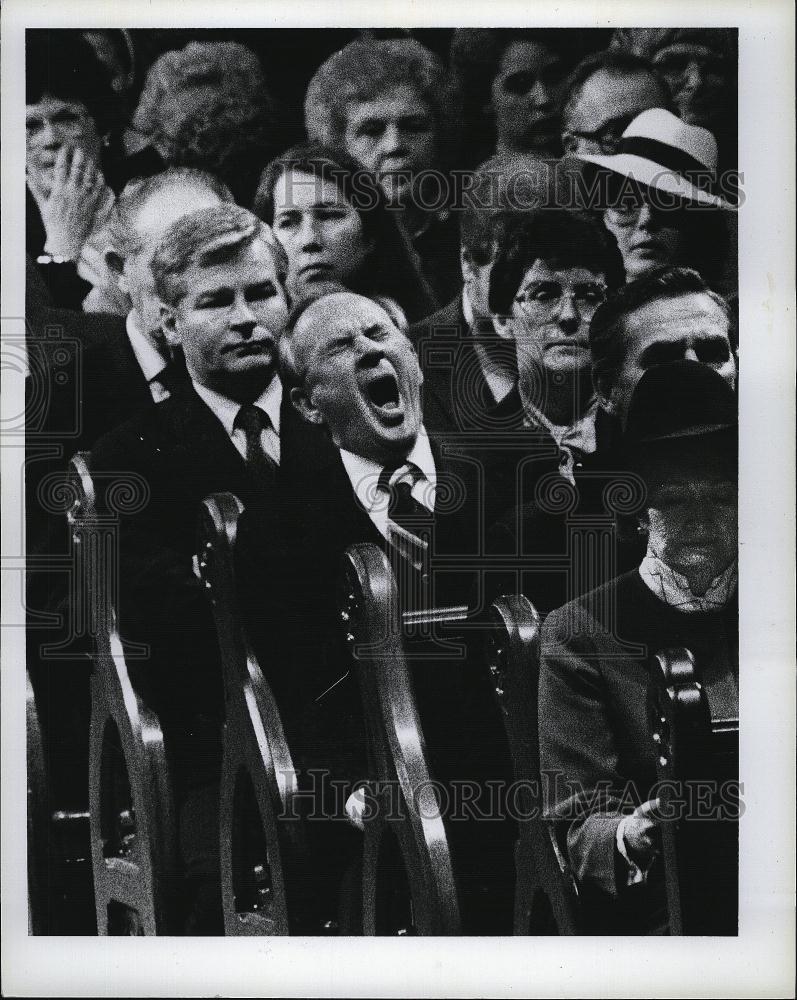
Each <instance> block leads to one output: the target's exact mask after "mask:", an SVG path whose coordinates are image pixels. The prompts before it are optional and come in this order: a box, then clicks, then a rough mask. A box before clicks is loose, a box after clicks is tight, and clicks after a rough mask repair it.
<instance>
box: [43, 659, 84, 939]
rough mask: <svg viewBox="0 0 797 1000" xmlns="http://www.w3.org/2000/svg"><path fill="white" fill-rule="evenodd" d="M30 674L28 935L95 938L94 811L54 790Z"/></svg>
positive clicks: (62, 791) (58, 789) (62, 790)
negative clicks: (91, 824)
mask: <svg viewBox="0 0 797 1000" xmlns="http://www.w3.org/2000/svg"><path fill="white" fill-rule="evenodd" d="M25 676H26V699H25V721H26V737H27V738H26V748H27V753H26V759H27V773H28V787H27V799H28V815H27V820H28V822H27V835H28V842H27V848H28V850H27V860H28V933H30V934H36V935H40V934H52V935H62V934H75V935H77V934H81V935H89V934H90V935H94V934H96V933H97V924H96V918H95V912H94V890H93V884H92V876H91V861H90V853H91V844H90V835H89V813H88V810H87V809H86V810H84V809H80V808H79V807H78V808H75V805H74V803H71V802H70V801H68V799H69V796H68V795H66V796H65V793H64V789H63V788H60V787H52V777H51V773H50V769H49V767H48V766H47V762H48V756H47V754H46V752H45V747H46V745H47V738H46V735H45V733H44V730H43V727H42V724H41V720H40V717H39V712H38V708H37V705H36V695H35V692H34V688H33V683H32V681H31V677H30V674H29V673H28V671H27V670H26V672H25ZM56 752H57V751H56Z"/></svg>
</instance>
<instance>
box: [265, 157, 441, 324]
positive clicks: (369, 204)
mask: <svg viewBox="0 0 797 1000" xmlns="http://www.w3.org/2000/svg"><path fill="white" fill-rule="evenodd" d="M253 211H254V213H255V214H256V215H257V216H259V217H260V218H261V219H263V220H264V221H265V222H267V223H268V224H269V225H270V226H272V228H273V229H274V232H275V234H276V236H277V239H278V240H279V241H280V243H282V245H283V246H284V247H285V251H286V253H287V255H288V264H289V271H288V289H289V291H290V293H291V296H292V297H293V298H294V300H296V301H298V300H301V299H303V298H308V297H310V298H317V297H318V296H320V295H323V294H325V293H326V292H329V291H332V290H335V289H340V288H341V287H343V288H347V289H349V290H351V291H353V292H358V293H360V294H361V295H366V296H368V297H369V298H375V299H379V300H380V301H381V302H382V303H383V305H386V306H387V307H388V308H389V309H390V310H391V314H392V315H393V316H394V318H396V319H397V320H398V321H399V323H400V325H401V326H402V327H406V325H407V323H408V322H414V321H415V320H418V319H421V318H422V317H423V316H427V315H428V314H429V313H430V312H432V311H433V310H434V307H435V306H434V302H435V300H434V298H433V295H432V292H431V289H430V288H429V286H428V284H427V283H426V281H425V280H424V278H423V277H422V275H421V273H420V270H419V268H418V266H417V263H416V259H415V255H414V254H413V251H412V249H411V247H410V246H409V243H408V241H407V238H406V236H405V235H404V232H403V230H402V229H401V228H400V226H399V224H398V222H397V219H396V215H395V213H393V212H391V211H389V210H388V208H387V205H386V200H385V195H384V192H383V191H382V188H381V187H380V185H379V183H378V181H377V179H376V177H375V175H374V174H372V173H371V172H370V171H367V170H364V169H363V168H361V167H360V166H359V165H358V164H357V163H355V161H354V160H352V159H350V157H348V156H347V155H346V154H345V153H342V152H340V151H333V150H331V149H328V148H326V147H325V146H321V145H317V144H314V143H302V144H300V145H297V146H294V147H292V148H291V149H289V150H287V151H286V152H285V153H283V154H282V155H281V156H279V157H277V159H275V160H272V162H271V163H270V164H269V165H268V166H267V167H266V169H265V170H264V171H263V175H262V177H261V180H260V184H259V186H258V190H257V194H256V195H255V200H254V206H253Z"/></svg>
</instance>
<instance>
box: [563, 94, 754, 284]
mask: <svg viewBox="0 0 797 1000" xmlns="http://www.w3.org/2000/svg"><path fill="white" fill-rule="evenodd" d="M576 159H577V160H579V161H581V162H582V163H583V164H585V165H586V166H585V167H584V178H585V180H586V182H587V183H586V187H585V190H589V189H590V188H591V189H592V190H593V191H594V192H597V194H598V198H599V199H600V203H601V206H602V208H603V222H604V225H605V226H606V229H607V230H608V231H609V232H610V233H611V235H612V236H613V237H614V239H615V240H616V242H617V246H618V248H619V250H620V253H621V254H622V257H623V265H624V267H625V272H626V278H627V280H629V281H632V280H633V279H635V278H639V277H641V276H642V275H644V274H647V273H648V272H649V271H651V270H653V268H656V267H662V266H678V267H690V268H692V269H694V270H695V271H698V272H699V273H700V274H701V275H702V277H703V279H704V280H705V281H706V282H707V284H709V285H710V286H711V287H712V288H713V289H714V290H715V291H718V292H721V293H723V294H725V295H728V296H732V295H734V294H735V293H736V287H735V266H734V264H735V261H734V254H732V253H731V252H729V251H731V250H732V249H733V247H732V243H733V239H732V236H733V217H732V211H731V209H732V206H731V205H730V204H729V203H728V201H727V200H726V199H725V198H724V197H723V194H727V193H728V192H727V191H726V190H725V189H724V187H723V185H724V182H725V180H726V179H725V178H723V177H722V176H718V175H717V143H716V140H715V139H714V136H713V135H712V134H711V132H709V131H708V130H707V129H704V128H701V127H700V126H696V125H688V124H687V123H686V122H683V121H682V120H681V119H680V118H678V117H676V115H674V114H673V113H672V112H670V111H667V110H665V109H664V108H654V109H651V110H648V111H644V112H642V113H641V114H639V115H637V117H636V118H635V119H634V120H633V121H632V122H631V123H630V124H629V125H628V127H627V128H626V129H625V131H624V132H623V134H622V136H621V138H620V140H619V142H618V143H617V146H616V150H615V152H614V153H611V154H595V153H579V154H577V156H576ZM596 171H597V175H596ZM596 181H597V185H596V184H595V182H596Z"/></svg>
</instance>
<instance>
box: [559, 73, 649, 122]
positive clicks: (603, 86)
mask: <svg viewBox="0 0 797 1000" xmlns="http://www.w3.org/2000/svg"><path fill="white" fill-rule="evenodd" d="M662 97H663V88H662V86H661V84H660V83H659V82H658V81H657V80H656V78H655V77H654V76H653V74H652V73H648V72H646V71H645V70H641V69H640V70H630V71H628V72H621V73H614V72H611V73H610V72H609V71H608V70H606V69H599V70H597V71H596V72H595V73H593V74H592V76H590V77H589V78H588V79H587V80H585V82H584V86H583V87H582V89H581V93H580V94H579V96H578V99H577V101H576V103H575V106H574V107H573V109H572V111H571V113H570V115H569V124H570V126H571V127H572V128H588V129H590V130H595V129H599V128H601V126H603V125H604V124H605V123H606V122H608V121H611V120H612V119H614V118H620V117H624V116H625V115H628V114H631V113H641V112H642V111H647V110H648V109H649V108H652V107H656V106H658V105H659V104H660V103H661V100H662Z"/></svg>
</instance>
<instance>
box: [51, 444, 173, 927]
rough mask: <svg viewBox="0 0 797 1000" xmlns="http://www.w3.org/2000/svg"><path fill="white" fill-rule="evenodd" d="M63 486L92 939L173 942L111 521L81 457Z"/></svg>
mask: <svg viewBox="0 0 797 1000" xmlns="http://www.w3.org/2000/svg"><path fill="white" fill-rule="evenodd" d="M69 481H70V488H71V491H72V497H73V503H72V506H71V509H70V510H69V511H68V514H67V517H68V520H69V524H70V526H71V530H72V539H73V545H74V548H75V551H76V558H77V562H78V564H79V566H80V573H79V578H80V580H81V581H82V584H83V586H82V588H81V590H80V591H79V592H78V595H77V597H76V599H78V600H83V601H85V602H87V604H88V613H89V620H90V621H91V623H92V626H91V632H92V633H93V635H94V638H95V642H96V656H95V659H94V665H93V675H92V679H91V733H90V747H89V815H90V828H91V849H92V868H93V872H94V896H95V904H96V910H97V929H98V932H99V934H101V935H127V936H130V935H132V936H140V935H155V934H168V933H175V932H176V927H175V922H174V916H173V913H174V905H173V904H174V900H173V894H172V892H171V891H170V884H171V882H173V880H174V874H175V868H176V842H175V820H174V809H173V799H172V792H171V783H170V778H169V768H168V764H167V760H166V753H165V748H164V741H163V733H162V730H161V726H160V722H159V720H158V718H157V716H156V715H155V714H154V713H153V712H152V711H151V710H150V709H148V708H147V706H146V705H145V704H144V702H143V701H142V699H141V697H140V696H139V694H138V693H137V692H136V690H135V689H134V687H133V684H132V683H131V680H130V675H129V671H128V663H127V660H126V656H127V655H128V653H129V652H130V649H129V648H128V649H126V648H125V647H124V646H123V643H122V640H121V638H120V635H119V631H118V628H117V617H116V607H115V592H114V589H113V588H114V582H115V580H116V576H115V573H116V572H117V569H116V566H117V562H116V559H117V557H118V520H117V518H116V517H115V515H114V514H113V513H111V514H110V515H108V516H105V515H103V516H98V513H97V507H96V496H95V488H94V482H93V481H92V477H91V473H90V471H89V455H88V454H87V453H83V452H79V453H78V454H76V455H75V456H74V458H73V459H72V461H71V463H70V480H69ZM127 485H129V484H127ZM121 486H122V488H123V489H125V488H126V484H124V483H121ZM133 652H139V653H140V652H141V650H138V649H134V650H133Z"/></svg>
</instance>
